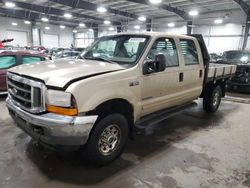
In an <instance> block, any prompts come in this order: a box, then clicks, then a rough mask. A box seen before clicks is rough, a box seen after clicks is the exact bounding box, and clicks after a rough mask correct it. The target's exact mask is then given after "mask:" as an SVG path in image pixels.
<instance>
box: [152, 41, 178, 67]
mask: <svg viewBox="0 0 250 188" xmlns="http://www.w3.org/2000/svg"><path fill="white" fill-rule="evenodd" d="M160 53H161V54H163V55H164V56H165V59H166V61H165V64H166V67H176V66H179V60H178V54H177V49H176V44H175V41H174V39H172V38H165V37H163V38H159V39H157V40H156V41H155V42H154V44H153V46H152V48H151V50H150V51H149V54H148V58H149V59H152V60H153V59H155V56H156V55H157V54H160Z"/></svg>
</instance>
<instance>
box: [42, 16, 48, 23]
mask: <svg viewBox="0 0 250 188" xmlns="http://www.w3.org/2000/svg"><path fill="white" fill-rule="evenodd" d="M41 20H42V21H43V22H48V21H49V19H48V18H46V17H42V19H41Z"/></svg>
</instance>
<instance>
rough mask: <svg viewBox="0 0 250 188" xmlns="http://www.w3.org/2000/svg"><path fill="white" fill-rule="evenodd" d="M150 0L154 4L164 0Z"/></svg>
mask: <svg viewBox="0 0 250 188" xmlns="http://www.w3.org/2000/svg"><path fill="white" fill-rule="evenodd" d="M149 2H150V3H152V4H159V3H161V2H162V0H149Z"/></svg>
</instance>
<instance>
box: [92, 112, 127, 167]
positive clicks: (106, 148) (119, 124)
mask: <svg viewBox="0 0 250 188" xmlns="http://www.w3.org/2000/svg"><path fill="white" fill-rule="evenodd" d="M128 134H129V125H128V122H127V120H126V118H125V117H124V116H123V115H121V114H111V115H108V116H106V117H104V118H103V119H101V120H100V121H99V122H98V123H97V124H96V126H95V128H94V130H93V131H92V133H91V136H90V139H89V141H88V144H87V155H88V158H89V160H90V162H92V163H93V164H96V165H106V164H108V163H110V162H112V161H113V160H115V159H116V158H118V157H119V156H120V154H121V153H122V151H123V149H124V147H125V145H126V142H127V139H128Z"/></svg>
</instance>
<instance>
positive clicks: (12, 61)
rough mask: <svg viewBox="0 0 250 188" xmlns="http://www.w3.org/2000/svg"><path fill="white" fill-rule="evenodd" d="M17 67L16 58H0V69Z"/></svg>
mask: <svg viewBox="0 0 250 188" xmlns="http://www.w3.org/2000/svg"><path fill="white" fill-rule="evenodd" d="M15 65H16V56H0V69H9V68H11V67H13V66H15Z"/></svg>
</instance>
